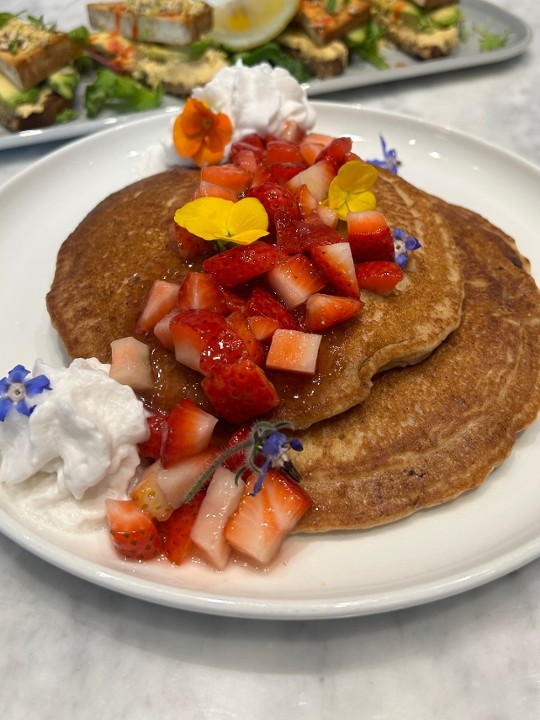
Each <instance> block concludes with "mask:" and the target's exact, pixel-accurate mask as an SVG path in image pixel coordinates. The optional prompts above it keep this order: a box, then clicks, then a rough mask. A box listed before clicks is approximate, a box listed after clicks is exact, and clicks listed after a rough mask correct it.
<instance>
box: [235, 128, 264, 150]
mask: <svg viewBox="0 0 540 720" xmlns="http://www.w3.org/2000/svg"><path fill="white" fill-rule="evenodd" d="M238 145H248V146H249V147H250V148H253V149H254V150H259V151H263V152H264V148H265V139H264V138H263V137H261V136H260V135H259V134H258V133H256V132H253V133H248V134H247V135H242V137H241V138H240V140H238V142H236V143H234V145H233V147H235V146H238Z"/></svg>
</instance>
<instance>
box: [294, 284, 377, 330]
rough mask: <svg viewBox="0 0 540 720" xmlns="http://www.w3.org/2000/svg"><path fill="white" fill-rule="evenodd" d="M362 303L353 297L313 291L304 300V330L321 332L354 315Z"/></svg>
mask: <svg viewBox="0 0 540 720" xmlns="http://www.w3.org/2000/svg"><path fill="white" fill-rule="evenodd" d="M363 305H364V303H363V302H362V301H361V300H356V299H355V298H351V297H338V296H336V295H323V294H322V293H315V295H312V296H311V297H310V298H308V300H307V302H306V330H308V331H309V332H322V331H323V330H326V328H329V327H332V325H336V324H338V323H341V322H344V321H345V320H349V319H350V318H352V317H354V316H355V315H357V314H358V313H359V312H360V310H361V309H362V307H363Z"/></svg>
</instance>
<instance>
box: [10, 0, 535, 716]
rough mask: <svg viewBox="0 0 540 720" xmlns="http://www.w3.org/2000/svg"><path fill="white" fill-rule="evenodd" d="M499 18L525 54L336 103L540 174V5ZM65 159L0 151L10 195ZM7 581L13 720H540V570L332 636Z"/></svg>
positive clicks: (327, 631) (33, 151)
mask: <svg viewBox="0 0 540 720" xmlns="http://www.w3.org/2000/svg"><path fill="white" fill-rule="evenodd" d="M494 4H496V5H499V6H501V7H506V8H507V9H509V10H512V11H513V12H515V13H516V14H518V15H520V16H522V17H523V18H525V19H527V20H528V22H529V23H530V25H531V26H532V27H533V30H534V32H535V38H534V40H533V44H532V46H531V48H530V50H529V51H528V52H527V53H526V54H525V55H524V56H522V57H520V58H518V59H515V60H512V61H509V62H506V63H504V64H502V65H492V66H489V67H486V68H480V69H475V70H469V71H460V72H456V73H452V74H449V75H444V76H439V77H437V76H433V77H430V78H428V79H424V80H414V81H410V82H405V83H395V84H393V85H391V86H384V85H381V86H378V87H374V88H366V89H362V90H358V91H354V92H348V93H339V94H335V95H332V96H329V97H328V98H324V99H333V100H337V101H343V102H347V103H354V104H357V105H361V106H363V107H368V108H376V109H382V110H388V111H394V112H400V113H405V114H407V115H411V116H414V117H419V118H424V119H425V118H428V119H430V120H432V121H434V122H436V123H438V124H443V125H448V126H450V127H453V128H458V129H460V130H462V131H465V132H468V133H470V134H472V135H474V136H476V137H480V138H484V139H486V140H488V141H490V142H492V143H494V144H496V145H500V146H502V147H503V148H506V149H507V150H509V151H512V152H514V153H516V154H518V155H521V156H522V157H524V158H526V159H528V160H530V161H532V162H533V163H535V164H537V165H540V133H539V132H538V128H539V118H540V3H538V0H513V1H512V2H510V0H497V1H496V2H494ZM22 9H25V10H28V11H30V12H32V13H34V14H36V15H39V14H45V17H46V19H48V20H51V21H52V20H57V21H58V23H59V25H60V26H61V27H66V28H69V27H72V26H74V25H75V24H77V23H79V22H84V20H85V15H84V3H82V2H79V1H78V0H64V1H62V0H49V1H46V0H44V1H43V2H38V1H37V0H27V1H24V0H22V1H21V2H18V1H17V2H16V1H13V2H12V1H10V0H7V1H6V0H2V2H1V3H0V10H15V11H19V10H22ZM56 146H57V144H50V145H46V146H33V147H28V148H25V149H19V150H12V151H3V152H0V183H2V182H4V181H6V180H8V179H9V178H10V177H11V176H12V175H13V174H15V173H16V172H18V171H20V170H22V169H24V168H26V167H27V166H29V165H30V164H31V163H32V162H34V161H35V160H37V159H38V158H40V157H42V156H43V155H44V154H45V153H47V152H50V151H51V150H54V149H55V147H56ZM539 190H540V188H539ZM539 196H540V193H539ZM0 232H1V218H0ZM4 310H5V309H4ZM539 511H540V509H539ZM480 521H481V518H480ZM0 577H1V582H0V677H1V678H2V679H1V681H0V717H1V718H2V719H3V720H43V719H48V718H54V719H55V720H86V719H88V720H94V719H95V718H115V719H123V718H130V720H147V719H148V718H151V717H161V718H167V719H168V718H173V717H174V718H182V720H191V719H193V720H195V719H197V720H221V719H229V718H235V720H244V719H245V720H247V719H248V718H249V720H253V719H256V720H273V719H274V718H280V719H281V718H293V717H294V718H297V719H298V720H307V719H308V718H309V720H334V719H336V720H337V719H339V720H358V719H360V718H362V720H387V719H388V720H413V719H414V720H438V719H444V720H446V719H452V720H453V719H454V718H456V719H457V718H459V720H463V719H467V720H514V719H519V720H533V719H536V718H538V717H540V651H539V646H540V561H536V562H533V563H531V564H530V565H528V566H527V567H524V568H522V569H521V570H519V571H517V572H514V573H512V574H511V575H509V576H507V577H504V578H503V579H500V580H498V581H496V582H492V583H491V584H488V585H486V586H484V587H482V588H480V589H477V590H473V591H470V592H468V593H466V594H463V595H461V596H457V597H454V598H452V599H448V600H443V601H439V602H436V603H432V604H430V605H426V606H423V607H418V608H413V609H408V610H402V611H399V612H393V613H389V614H384V615H379V616H370V617H363V618H356V619H346V620H334V621H323V622H320V621H319V622H283V623H280V622H275V621H272V622H264V621H260V622H258V621H257V622H256V621H242V620H235V619H222V618H219V617H210V616H202V615H196V614H191V613H187V612H180V611H176V610H171V609H167V608H162V607H158V606H153V605H150V604H146V603H144V602H141V601H138V600H132V599H130V598H127V597H124V596H121V595H116V594H113V593H111V592H108V591H106V590H103V589H101V588H99V587H95V586H93V585H90V584H88V583H86V582H84V581H81V580H78V579H77V578H75V577H72V576H70V575H67V574H66V573H64V572H62V571H60V570H58V569H56V568H55V567H52V566H51V565H48V564H47V563H45V562H42V561H41V560H39V559H38V558H36V557H34V556H32V555H30V554H29V553H28V552H26V551H25V550H23V549H21V548H19V547H18V546H17V545H15V544H14V543H12V542H11V541H9V540H8V539H6V538H4V537H1V536H0Z"/></svg>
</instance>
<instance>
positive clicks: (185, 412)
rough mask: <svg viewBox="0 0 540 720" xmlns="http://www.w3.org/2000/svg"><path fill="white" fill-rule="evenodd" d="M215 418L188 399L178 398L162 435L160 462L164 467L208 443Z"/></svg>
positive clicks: (203, 447)
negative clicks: (178, 400)
mask: <svg viewBox="0 0 540 720" xmlns="http://www.w3.org/2000/svg"><path fill="white" fill-rule="evenodd" d="M216 423H217V418H216V417H214V416H213V415H210V413H207V412H205V411H204V410H202V409H201V408H199V407H197V405H195V403H193V402H192V401H191V400H189V399H187V398H186V399H184V400H180V402H179V403H178V405H176V406H175V407H174V408H173V409H172V410H171V412H170V413H169V416H168V417H167V423H166V426H165V431H164V435H163V446H162V449H161V463H162V465H163V467H164V468H168V467H170V466H171V465H174V464H175V463H177V462H179V461H180V460H183V459H184V458H186V457H190V456H191V455H197V453H200V452H201V451H202V450H205V449H206V448H207V447H208V445H209V444H210V440H211V438H212V433H213V431H214V427H215V426H216Z"/></svg>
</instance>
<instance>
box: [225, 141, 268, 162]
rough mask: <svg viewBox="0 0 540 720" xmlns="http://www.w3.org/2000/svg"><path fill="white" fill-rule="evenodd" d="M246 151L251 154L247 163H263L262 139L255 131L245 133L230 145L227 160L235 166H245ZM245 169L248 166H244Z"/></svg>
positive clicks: (263, 149)
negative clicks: (248, 133) (249, 133)
mask: <svg viewBox="0 0 540 720" xmlns="http://www.w3.org/2000/svg"><path fill="white" fill-rule="evenodd" d="M248 153H250V156H251V158H250V160H249V163H248V164H252V163H254V164H255V166H260V165H263V164H264V158H265V147H264V141H263V139H262V138H261V137H260V136H259V135H257V134H256V133H253V134H251V135H245V136H244V137H243V138H241V139H240V140H238V141H237V142H235V143H233V144H232V145H231V149H230V152H229V161H230V162H231V163H233V164H234V165H236V166H237V167H245V165H246V163H245V160H246V158H247V157H248V155H247V154H248ZM246 169H247V170H249V167H246Z"/></svg>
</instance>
